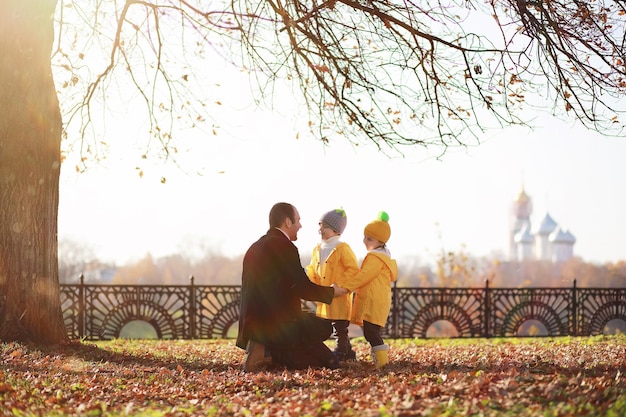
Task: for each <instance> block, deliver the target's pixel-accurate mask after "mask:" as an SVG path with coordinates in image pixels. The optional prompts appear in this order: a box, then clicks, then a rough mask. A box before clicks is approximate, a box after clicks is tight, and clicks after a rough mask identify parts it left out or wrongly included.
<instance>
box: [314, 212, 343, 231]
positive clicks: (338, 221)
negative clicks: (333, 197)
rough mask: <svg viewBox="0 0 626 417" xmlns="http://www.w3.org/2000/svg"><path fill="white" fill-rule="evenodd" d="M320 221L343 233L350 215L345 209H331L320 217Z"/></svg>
mask: <svg viewBox="0 0 626 417" xmlns="http://www.w3.org/2000/svg"><path fill="white" fill-rule="evenodd" d="M320 223H324V224H325V225H326V226H328V227H330V228H331V229H333V230H334V231H335V232H337V233H339V234H342V233H343V231H344V230H345V229H346V224H348V216H346V212H345V210H344V209H335V210H331V211H329V212H327V213H324V215H323V216H322V217H321V218H320Z"/></svg>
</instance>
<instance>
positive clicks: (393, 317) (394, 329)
mask: <svg viewBox="0 0 626 417" xmlns="http://www.w3.org/2000/svg"><path fill="white" fill-rule="evenodd" d="M398 314H399V310H398V281H397V280H396V281H394V282H393V314H392V315H391V320H393V322H392V325H391V329H392V331H391V333H392V335H391V337H392V338H393V339H397V338H398V322H399V320H398Z"/></svg>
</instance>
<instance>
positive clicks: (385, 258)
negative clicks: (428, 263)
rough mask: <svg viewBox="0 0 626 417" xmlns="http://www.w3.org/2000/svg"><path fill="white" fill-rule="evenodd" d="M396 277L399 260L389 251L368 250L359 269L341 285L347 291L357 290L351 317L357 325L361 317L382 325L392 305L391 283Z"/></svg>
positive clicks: (362, 319)
mask: <svg viewBox="0 0 626 417" xmlns="http://www.w3.org/2000/svg"><path fill="white" fill-rule="evenodd" d="M397 278H398V264H397V263H396V261H395V259H391V257H390V256H389V252H388V251H386V250H373V251H369V252H368V253H367V255H365V259H363V262H362V263H361V269H360V270H359V273H358V274H356V276H355V277H354V278H353V279H351V280H350V282H347V283H346V284H345V285H342V286H343V287H344V288H346V289H347V290H348V291H355V290H356V292H355V294H354V305H353V306H352V317H351V319H350V321H351V322H352V323H354V324H358V325H359V326H362V325H363V321H364V320H365V321H368V322H370V323H373V324H377V325H379V326H384V325H385V324H386V323H387V317H388V316H389V310H390V309H391V283H392V282H394V281H395V280H396V279H397Z"/></svg>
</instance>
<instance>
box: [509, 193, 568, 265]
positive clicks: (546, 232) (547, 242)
mask: <svg viewBox="0 0 626 417" xmlns="http://www.w3.org/2000/svg"><path fill="white" fill-rule="evenodd" d="M532 211H533V208H532V200H531V198H530V197H529V196H528V195H527V194H526V191H525V190H524V187H522V189H521V191H520V192H519V193H518V194H517V196H516V197H515V199H514V200H513V207H512V216H511V228H510V234H509V237H510V250H509V260H511V261H524V260H542V261H551V262H563V261H566V260H568V259H569V258H571V257H572V256H574V244H575V243H576V238H575V237H574V235H572V234H571V233H570V232H569V231H568V230H565V229H563V228H562V227H561V226H560V225H559V224H558V223H557V222H556V221H554V219H552V217H550V214H548V213H546V215H545V217H544V218H543V220H541V222H540V223H539V224H531V222H530V216H531V214H532Z"/></svg>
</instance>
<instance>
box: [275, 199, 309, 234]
mask: <svg viewBox="0 0 626 417" xmlns="http://www.w3.org/2000/svg"><path fill="white" fill-rule="evenodd" d="M270 227H276V228H278V229H280V230H282V231H283V232H285V234H286V235H287V236H288V237H289V239H290V240H292V241H295V240H298V230H300V229H301V228H302V224H300V213H298V210H297V209H296V208H295V207H294V206H293V205H291V204H289V203H276V204H274V206H273V207H272V209H271V210H270Z"/></svg>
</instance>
